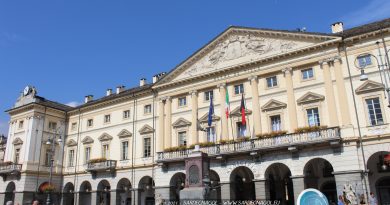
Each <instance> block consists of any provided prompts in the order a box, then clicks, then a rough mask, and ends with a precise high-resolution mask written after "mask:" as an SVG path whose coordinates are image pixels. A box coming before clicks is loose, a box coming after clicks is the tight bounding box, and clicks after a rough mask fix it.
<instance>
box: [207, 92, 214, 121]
mask: <svg viewBox="0 0 390 205" xmlns="http://www.w3.org/2000/svg"><path fill="white" fill-rule="evenodd" d="M213 115H214V105H213V97H211V98H210V108H209V118H208V121H207V124H208V126H211V123H212V122H213Z"/></svg>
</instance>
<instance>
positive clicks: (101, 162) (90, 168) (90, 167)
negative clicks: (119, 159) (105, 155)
mask: <svg viewBox="0 0 390 205" xmlns="http://www.w3.org/2000/svg"><path fill="white" fill-rule="evenodd" d="M115 169H116V160H105V159H98V160H90V161H89V162H88V164H87V168H86V171H87V172H90V173H92V175H93V176H96V174H97V173H98V172H106V171H109V172H111V173H115Z"/></svg>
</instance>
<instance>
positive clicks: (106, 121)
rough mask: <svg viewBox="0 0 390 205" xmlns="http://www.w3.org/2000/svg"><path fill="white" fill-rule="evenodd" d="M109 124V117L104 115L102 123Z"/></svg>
mask: <svg viewBox="0 0 390 205" xmlns="http://www.w3.org/2000/svg"><path fill="white" fill-rule="evenodd" d="M109 122H111V115H104V123H109Z"/></svg>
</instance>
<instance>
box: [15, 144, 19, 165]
mask: <svg viewBox="0 0 390 205" xmlns="http://www.w3.org/2000/svg"><path fill="white" fill-rule="evenodd" d="M19 157H20V148H18V149H15V158H14V163H15V164H19Z"/></svg>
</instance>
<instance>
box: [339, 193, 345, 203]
mask: <svg viewBox="0 0 390 205" xmlns="http://www.w3.org/2000/svg"><path fill="white" fill-rule="evenodd" d="M337 205H345V203H344V198H343V196H341V195H339V201H338V202H337Z"/></svg>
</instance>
